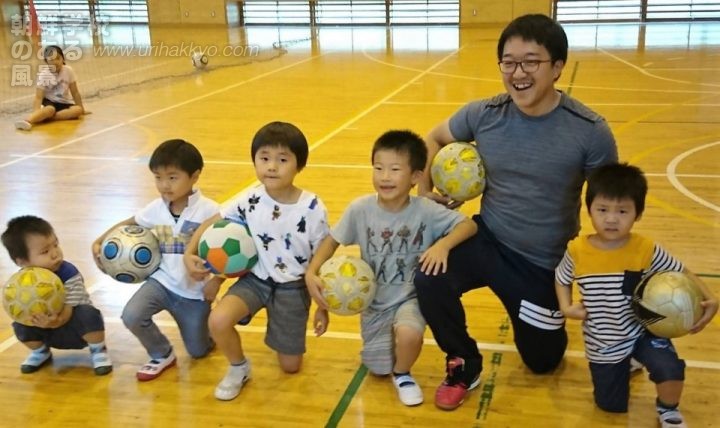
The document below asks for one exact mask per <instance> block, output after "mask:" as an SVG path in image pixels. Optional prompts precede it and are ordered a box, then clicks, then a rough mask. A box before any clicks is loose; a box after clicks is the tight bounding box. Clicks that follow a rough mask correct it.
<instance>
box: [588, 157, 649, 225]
mask: <svg viewBox="0 0 720 428" xmlns="http://www.w3.org/2000/svg"><path fill="white" fill-rule="evenodd" d="M647 191H648V184H647V180H646V179H645V174H643V172H642V170H641V169H640V168H638V167H636V166H633V165H628V164H627V163H613V164H609V165H603V166H601V167H599V168H597V169H596V170H594V171H593V172H592V173H591V174H590V176H589V177H588V184H587V191H586V192H585V205H587V209H588V211H590V205H592V203H593V201H594V200H595V198H596V197H597V196H604V197H606V198H609V199H622V198H630V199H632V200H633V202H635V213H636V216H637V217H640V215H641V214H642V213H643V211H644V210H645V196H646V195H647Z"/></svg>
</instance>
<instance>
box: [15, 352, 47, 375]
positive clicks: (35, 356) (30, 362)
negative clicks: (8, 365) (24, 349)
mask: <svg viewBox="0 0 720 428" xmlns="http://www.w3.org/2000/svg"><path fill="white" fill-rule="evenodd" d="M50 361H52V353H51V352H50V349H48V348H45V350H44V351H40V352H38V351H33V352H31V353H30V355H28V357H27V358H25V361H23V362H22V364H21V365H20V371H21V372H22V373H26V374H27V373H35V372H36V371H38V370H40V369H41V368H42V367H43V366H44V365H45V364H47V363H49V362H50Z"/></svg>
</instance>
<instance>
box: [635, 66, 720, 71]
mask: <svg viewBox="0 0 720 428" xmlns="http://www.w3.org/2000/svg"><path fill="white" fill-rule="evenodd" d="M645 68H646V69H647V70H653V71H655V70H660V71H720V68H675V67H645Z"/></svg>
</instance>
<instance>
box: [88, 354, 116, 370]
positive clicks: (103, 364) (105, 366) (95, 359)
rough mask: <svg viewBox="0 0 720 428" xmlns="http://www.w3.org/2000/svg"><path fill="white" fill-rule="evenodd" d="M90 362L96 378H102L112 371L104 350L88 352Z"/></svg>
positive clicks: (110, 362)
mask: <svg viewBox="0 0 720 428" xmlns="http://www.w3.org/2000/svg"><path fill="white" fill-rule="evenodd" d="M90 360H92V366H93V370H94V371H95V374H96V375H98V376H104V375H106V374H108V373H110V372H111V371H112V369H113V366H112V361H111V360H110V355H108V353H107V349H106V348H102V350H100V351H97V352H90Z"/></svg>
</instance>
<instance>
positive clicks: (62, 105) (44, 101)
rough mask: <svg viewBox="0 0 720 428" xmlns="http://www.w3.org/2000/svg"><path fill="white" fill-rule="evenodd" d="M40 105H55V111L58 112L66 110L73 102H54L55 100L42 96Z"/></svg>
mask: <svg viewBox="0 0 720 428" xmlns="http://www.w3.org/2000/svg"><path fill="white" fill-rule="evenodd" d="M42 105H43V106H52V107H55V113H57V112H59V111H63V110H67V109H69V108H70V107H72V106H74V105H75V104H66V103H59V102H56V101H50V100H49V99H47V98H43V99H42Z"/></svg>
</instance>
